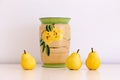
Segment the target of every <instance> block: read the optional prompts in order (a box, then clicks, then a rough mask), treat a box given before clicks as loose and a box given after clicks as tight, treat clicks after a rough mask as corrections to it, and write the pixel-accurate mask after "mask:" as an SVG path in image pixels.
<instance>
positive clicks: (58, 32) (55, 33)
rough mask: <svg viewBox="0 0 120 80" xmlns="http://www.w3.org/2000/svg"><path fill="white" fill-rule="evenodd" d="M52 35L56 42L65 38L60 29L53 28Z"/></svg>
mask: <svg viewBox="0 0 120 80" xmlns="http://www.w3.org/2000/svg"><path fill="white" fill-rule="evenodd" d="M52 34H53V36H52V37H53V39H54V40H61V39H62V38H63V31H61V30H60V29H58V28H53V30H52Z"/></svg>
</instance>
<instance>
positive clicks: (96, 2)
mask: <svg viewBox="0 0 120 80" xmlns="http://www.w3.org/2000/svg"><path fill="white" fill-rule="evenodd" d="M41 17H70V18H71V21H70V23H69V24H70V26H71V49H70V53H71V52H73V51H76V50H77V49H78V48H79V49H80V55H81V58H82V61H83V62H84V61H85V59H86V57H87V55H88V53H89V52H90V48H91V47H94V50H96V51H97V52H98V54H99V56H100V58H101V61H102V63H120V0H0V63H19V62H20V59H21V54H22V52H23V50H24V49H26V50H27V51H28V52H30V53H31V55H32V56H34V57H35V58H36V60H37V63H40V52H39V26H40V24H41V23H40V21H39V18H41Z"/></svg>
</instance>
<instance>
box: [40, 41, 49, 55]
mask: <svg viewBox="0 0 120 80" xmlns="http://www.w3.org/2000/svg"><path fill="white" fill-rule="evenodd" d="M40 46H42V52H44V51H46V54H47V56H49V55H50V47H49V45H47V44H45V42H44V41H43V40H42V39H41V40H40Z"/></svg>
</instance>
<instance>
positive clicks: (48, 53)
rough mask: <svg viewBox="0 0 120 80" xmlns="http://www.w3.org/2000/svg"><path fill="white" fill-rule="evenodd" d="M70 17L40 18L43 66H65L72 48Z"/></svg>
mask: <svg viewBox="0 0 120 80" xmlns="http://www.w3.org/2000/svg"><path fill="white" fill-rule="evenodd" d="M69 20H70V18H62V17H46V18H40V21H41V25H40V30H39V32H40V33H39V35H40V54H41V61H42V63H43V67H65V61H66V58H67V57H68V55H69V49H70V26H69V24H68V22H69Z"/></svg>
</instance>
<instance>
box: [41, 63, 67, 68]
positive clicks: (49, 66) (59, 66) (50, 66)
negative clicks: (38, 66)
mask: <svg viewBox="0 0 120 80" xmlns="http://www.w3.org/2000/svg"><path fill="white" fill-rule="evenodd" d="M42 67H46V68H65V67H66V65H65V63H61V64H46V63H44V64H43V65H42Z"/></svg>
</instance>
